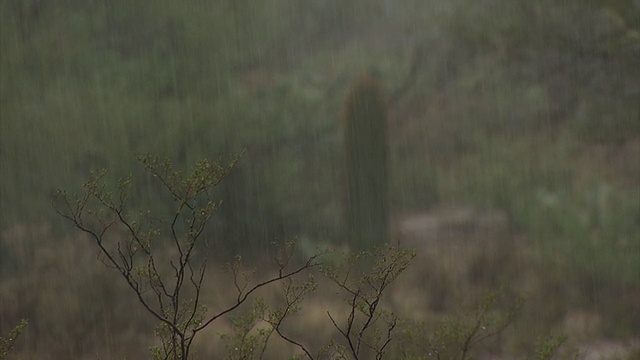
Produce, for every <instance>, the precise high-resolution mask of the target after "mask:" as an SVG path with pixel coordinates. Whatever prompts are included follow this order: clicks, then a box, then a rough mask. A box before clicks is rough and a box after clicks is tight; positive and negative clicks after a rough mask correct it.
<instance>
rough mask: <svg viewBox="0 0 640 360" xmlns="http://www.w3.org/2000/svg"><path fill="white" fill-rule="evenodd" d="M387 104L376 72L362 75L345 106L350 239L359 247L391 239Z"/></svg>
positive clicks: (376, 244) (347, 217) (347, 225)
mask: <svg viewBox="0 0 640 360" xmlns="http://www.w3.org/2000/svg"><path fill="white" fill-rule="evenodd" d="M387 112H388V109H387V103H386V99H385V96H384V94H383V91H382V88H381V87H380V84H379V83H378V81H377V80H376V79H375V78H374V77H373V75H370V74H367V75H364V76H363V77H362V78H360V79H359V80H358V81H357V82H356V83H355V84H354V86H353V88H352V89H351V90H350V92H349V94H348V95H347V99H346V100H345V104H344V109H343V115H342V116H343V124H344V132H345V134H344V138H345V140H344V141H345V145H346V146H345V151H346V154H345V157H346V161H345V167H346V182H347V191H346V209H345V211H346V227H347V238H348V239H349V241H351V242H352V244H353V247H354V248H355V249H358V250H365V249H370V248H371V247H372V246H382V244H385V243H386V242H387V240H388V232H389V230H388V223H389V205H388V192H389V190H388V187H389V185H388V177H389V174H388V171H389V169H388V166H389V165H388V151H389V150H388V147H389V146H388V134H387V127H388V121H387V116H388V115H387Z"/></svg>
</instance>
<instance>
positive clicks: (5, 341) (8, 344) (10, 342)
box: [0, 320, 28, 359]
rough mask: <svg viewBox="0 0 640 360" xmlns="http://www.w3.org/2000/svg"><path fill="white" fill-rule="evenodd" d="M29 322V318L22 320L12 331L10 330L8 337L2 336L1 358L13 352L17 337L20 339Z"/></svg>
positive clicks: (0, 340) (0, 343)
mask: <svg viewBox="0 0 640 360" xmlns="http://www.w3.org/2000/svg"><path fill="white" fill-rule="evenodd" d="M27 324H28V322H27V320H21V321H20V323H18V325H16V326H15V327H14V328H13V329H12V330H11V331H9V334H8V335H7V337H2V336H0V359H4V358H6V357H7V356H8V355H9V352H11V349H12V348H13V346H14V344H15V342H16V339H18V336H20V334H21V333H22V331H24V328H25V327H26V326H27Z"/></svg>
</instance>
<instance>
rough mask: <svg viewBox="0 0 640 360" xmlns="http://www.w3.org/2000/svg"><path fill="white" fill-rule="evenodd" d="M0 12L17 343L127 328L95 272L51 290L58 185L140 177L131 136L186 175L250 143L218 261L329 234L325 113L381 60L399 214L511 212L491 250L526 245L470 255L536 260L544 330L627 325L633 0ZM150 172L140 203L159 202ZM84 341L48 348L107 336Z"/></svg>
mask: <svg viewBox="0 0 640 360" xmlns="http://www.w3.org/2000/svg"><path fill="white" fill-rule="evenodd" d="M0 23H1V24H2V25H1V27H2V28H1V31H0V121H1V122H0V228H1V230H2V235H1V238H0V281H1V283H0V290H1V292H0V294H1V295H0V333H4V332H5V331H6V330H7V329H9V328H10V327H11V326H13V325H15V324H16V323H17V322H18V320H19V319H20V318H24V317H26V318H29V319H30V325H29V327H30V328H31V329H28V332H30V333H31V335H29V333H28V334H27V336H25V340H24V341H27V342H30V343H31V344H35V343H37V342H38V340H41V341H42V339H43V338H44V337H46V336H50V335H46V334H47V333H48V332H51V333H55V334H60V333H61V332H62V333H65V334H67V336H69V337H70V340H69V341H71V342H74V341H76V340H74V339H77V337H81V336H82V335H83V334H85V336H86V334H89V333H96V334H110V333H113V332H114V331H115V330H114V329H120V328H121V327H120V326H122V327H124V326H125V325H124V324H123V323H122V322H123V321H124V320H126V319H122V318H121V317H120V318H118V314H119V311H118V310H117V309H118V307H126V305H123V304H122V303H119V302H117V301H116V300H115V299H111V300H108V299H107V298H109V296H110V295H109V291H107V289H108V287H106V286H107V285H100V286H103V287H102V288H100V287H99V286H98V285H95V284H102V283H101V282H100V281H98V280H96V279H101V278H102V277H103V276H104V275H103V272H102V271H101V270H95V271H93V272H85V273H84V274H83V275H84V276H85V277H84V278H83V280H82V281H83V282H81V283H84V284H86V285H87V288H86V289H85V288H83V287H81V285H79V283H72V284H66V285H62V284H63V283H64V282H65V279H64V275H65V274H66V275H70V274H71V275H73V276H79V275H78V274H76V273H74V270H73V269H81V268H82V269H83V268H84V267H82V266H84V265H82V264H85V263H88V262H95V259H94V254H93V253H92V252H91V249H90V248H86V249H85V250H86V251H85V252H84V253H77V252H78V251H79V250H78V249H79V247H78V246H77V244H75V243H70V241H69V239H68V237H69V234H70V233H71V232H70V229H69V228H68V227H65V226H64V224H63V223H62V222H61V221H60V219H59V218H57V216H56V214H55V213H54V212H53V211H52V209H51V205H50V202H49V195H50V194H51V192H52V191H54V190H55V189H58V188H64V189H68V190H70V191H73V190H74V189H80V188H81V185H82V183H83V181H84V179H85V177H86V175H87V174H88V172H89V170H90V169H92V168H103V167H104V168H107V169H109V171H110V174H111V176H112V177H113V178H114V179H115V178H118V177H122V176H126V175H128V174H130V173H131V172H133V173H134V176H135V177H141V178H142V179H143V180H144V179H145V178H144V176H145V175H144V173H143V171H142V170H141V167H140V166H138V164H136V160H135V159H134V156H133V155H134V154H141V153H153V154H159V155H161V156H167V157H168V158H170V159H171V160H172V161H173V162H174V164H175V165H176V166H178V167H181V168H185V169H186V168H188V167H190V166H192V165H193V164H194V163H195V162H196V161H197V160H199V159H201V158H203V157H208V158H217V157H219V156H222V159H226V158H228V157H230V156H233V155H235V154H238V153H241V152H244V155H243V156H242V159H241V160H240V162H239V163H238V165H237V167H236V169H235V170H234V173H233V174H232V175H231V176H230V178H229V179H227V181H226V182H225V183H224V184H222V185H221V187H220V194H219V196H220V199H221V200H223V205H222V207H221V209H220V214H219V216H218V217H217V219H216V221H215V223H214V224H213V226H212V227H211V229H210V232H211V233H210V236H211V237H212V238H215V239H216V240H215V241H216V247H217V249H219V254H220V256H221V257H225V256H227V255H229V254H235V253H238V252H242V253H243V254H248V255H250V254H256V253H259V252H260V251H262V250H263V249H265V248H266V246H268V244H269V243H271V242H272V241H274V240H278V241H280V240H291V239H294V238H300V239H305V241H311V242H314V243H315V242H330V243H336V244H342V243H343V242H344V241H343V240H342V239H341V235H342V232H343V226H344V224H343V220H342V217H343V209H342V206H343V198H342V197H343V195H344V175H343V173H344V172H343V170H342V166H344V163H343V158H342V157H343V154H342V150H343V147H342V145H341V144H342V141H343V135H342V130H343V128H341V126H340V124H339V121H338V119H339V117H340V109H341V107H342V104H343V101H344V97H345V94H346V91H347V89H348V88H349V87H350V86H351V84H352V82H353V80H354V79H356V78H357V77H359V76H360V75H362V74H363V73H364V72H366V71H372V70H373V71H374V72H375V73H376V74H377V75H378V77H379V79H380V81H381V83H382V84H383V85H384V86H385V88H386V89H387V91H388V93H389V94H390V95H391V104H390V105H391V115H390V116H391V118H390V123H389V134H390V135H389V137H390V138H389V140H390V150H389V151H390V155H389V156H390V172H389V173H390V179H389V182H390V208H391V213H392V220H393V219H398V218H402V216H405V215H406V214H413V213H421V212H429V211H431V212H436V213H437V211H438V210H437V209H441V208H451V207H457V206H462V207H465V208H473V209H475V211H476V212H477V213H480V214H482V213H496V212H499V213H501V214H505V217H506V221H507V223H508V234H502V235H500V236H501V237H503V238H505V239H501V240H500V241H501V242H500V244H503V245H504V244H506V243H509V244H511V245H508V246H507V245H504V246H502V245H501V246H502V247H503V248H508V249H512V248H513V246H517V247H519V248H522V249H523V248H527V249H530V250H531V251H530V253H529V255H527V256H528V258H527V259H528V260H527V261H526V264H524V263H519V262H518V261H516V260H514V259H513V258H510V255H509V253H507V254H503V253H502V252H501V251H499V250H495V251H493V252H492V253H490V254H489V255H487V256H488V258H486V259H485V261H486V262H485V263H482V262H481V263H480V268H481V269H485V270H486V271H493V272H494V273H493V275H491V276H489V277H493V278H495V279H493V280H491V281H494V282H502V283H505V282H506V283H507V284H511V283H510V282H509V281H515V282H517V281H519V280H518V279H519V278H516V277H515V276H516V275H513V274H514V273H518V274H521V273H527V272H536V274H537V276H538V277H537V279H539V282H540V283H539V285H537V287H535V290H534V292H535V293H536V294H537V296H538V298H537V299H538V300H537V301H538V302H534V303H535V304H536V307H535V308H533V309H531V313H530V316H531V318H532V319H536V318H537V319H541V320H542V322H543V325H541V327H544V326H546V327H549V328H554V327H555V326H557V323H558V322H560V321H561V320H559V319H563V315H564V314H566V313H568V312H569V311H572V310H576V309H579V310H580V311H583V312H585V313H588V314H597V317H598V319H599V320H598V322H597V323H598V326H597V330H595V332H594V333H593V334H591V335H593V336H596V337H600V338H621V339H626V338H629V337H632V338H634V337H635V338H636V339H637V338H638V337H640V306H639V305H638V304H637V303H636V301H634V299H635V300H637V299H638V298H639V297H640V81H639V80H638V79H640V67H639V66H638V59H640V3H638V1H636V0H589V1H582V0H581V1H578V0H566V1H552V0H541V1H536V2H530V1H513V0H478V1H468V0H454V1H445V0H428V1H424V0H420V1H418V0H404V1H396V0H394V1H392V0H368V1H367V0H350V1H345V0H340V1H338V0H329V1H319V0H311V1H305V2H300V1H295V0H274V1H268V2H259V1H250V0H235V1H226V0H219V1H200V0H184V1H171V0H156V1H153V2H147V1H130V0H127V1H124V0H113V1H99V0H82V1H81V0H56V1H42V0H0ZM408 76H409V77H410V79H409V80H410V81H408V82H407V77H408ZM405 85H407V86H405ZM400 90H402V91H400ZM394 94H397V95H398V96H393V95H394ZM147 180H148V183H144V182H143V183H142V184H140V185H139V186H138V187H137V188H136V189H137V190H138V193H137V194H134V195H135V198H136V199H137V200H136V201H137V203H136V206H139V207H140V208H153V209H158V210H161V209H163V208H166V207H167V206H169V205H170V203H169V202H167V201H166V200H163V199H160V198H158V197H157V196H156V191H157V189H158V188H157V185H155V184H153V182H152V181H151V179H147ZM391 227H392V228H393V227H394V226H393V221H392V226H391ZM308 239H310V240H308ZM514 239H520V240H519V241H521V242H518V243H517V245H513V243H515V240H514ZM514 251H515V250H514ZM65 253H67V255H64V256H62V255H60V254H65ZM69 254H74V257H70V255H69ZM485 255H486V254H485ZM485 257H486V256H485ZM462 259H464V256H462V255H457V256H454V258H453V260H452V261H454V262H462V261H463V260H462ZM529 265H531V266H530V267H529ZM86 266H90V265H86ZM97 266H99V264H98V265H97ZM487 266H490V267H491V269H488V268H487ZM514 268H517V269H518V271H513V269H514ZM476 270H477V268H476ZM470 271H471V270H470ZM476 272H477V271H476ZM42 274H46V276H53V277H54V278H53V279H50V281H44V280H43V279H42V278H41V276H44V275H42ZM55 274H57V275H55ZM56 276H57V277H56ZM496 279H497V280H496ZM54 281H57V282H59V283H60V285H59V286H55V287H54V288H52V289H49V288H48V286H51V284H52V282H54ZM416 281H417V280H416ZM487 281H488V280H487ZM90 284H93V287H92V286H90ZM69 286H71V287H72V288H69ZM96 286H98V287H96ZM429 286H436V287H438V289H440V290H439V291H440V292H444V293H447V288H446V286H447V285H446V284H435V285H433V284H432V285H429ZM429 286H427V288H428V287H429ZM427 290H434V289H431V288H429V289H425V295H424V297H425V298H428V297H430V296H432V295H430V294H429V293H428V292H427ZM56 292H60V293H62V294H63V295H58V296H63V297H62V298H63V299H69V298H72V299H74V303H75V302H77V304H76V305H73V306H72V305H69V304H65V305H64V309H66V310H64V309H59V310H60V312H62V313H65V311H66V313H73V314H74V317H71V318H66V319H65V321H67V323H61V321H59V319H52V318H48V317H47V316H48V314H50V313H52V312H54V309H55V308H56V307H55V306H53V305H52V303H55V302H56V301H58V300H56V299H58V298H55V297H54V298H47V296H54V295H51V294H53V293H56ZM44 295H47V296H44ZM111 297H113V296H111ZM104 304H106V305H104ZM116 304H118V305H116ZM431 304H433V303H431ZM74 306H75V307H74ZM96 306H98V307H106V308H109V310H108V311H106V312H105V314H102V315H97V313H99V312H100V311H101V310H100V309H95V308H94V307H96ZM103 310H104V308H103ZM536 315H540V316H539V317H536ZM87 316H92V317H93V318H94V319H95V317H96V316H101V317H100V319H109V320H108V321H107V320H95V321H96V322H97V324H98V325H95V324H91V323H90V321H89V320H87ZM34 317H35V318H38V320H35V319H33V318H34ZM113 319H119V320H118V321H115V320H113ZM101 321H102V322H101ZM52 324H56V326H58V327H63V328H61V329H58V328H56V330H55V331H54V329H53V328H52V326H53V325H52ZM78 324H84V325H83V326H85V327H84V328H83V327H80V326H79V325H78ZM105 324H108V325H105ZM135 324H136V325H127V326H133V328H134V329H137V328H138V327H144V326H148V324H146V325H145V323H144V321H143V320H140V321H137V322H135ZM65 326H68V327H69V328H68V329H67V328H64V327H65ZM97 328H99V329H97ZM71 329H74V330H73V331H71ZM58 330H60V331H58ZM132 331H133V330H132ZM74 334H75V335H74ZM74 337H75V338H74ZM114 341H115V340H114ZM116 342H117V341H116ZM41 343H42V344H49V345H51V344H55V342H53V341H52V342H51V343H47V342H44V341H42V342H41ZM76 343H77V346H76V347H73V348H72V350H70V351H72V353H65V351H67V350H64V349H66V347H64V349H63V348H60V349H58V350H55V349H54V350H51V351H50V352H49V353H46V354H47V356H53V357H54V358H55V357H58V358H65V357H68V356H70V357H73V358H77V357H78V356H79V355H78V354H83V353H92V352H91V351H93V350H95V349H89V348H90V347H91V346H95V348H98V346H97V345H96V344H101V346H109V345H108V344H105V343H104V342H100V340H99V337H96V340H94V341H93V342H91V341H90V342H84V343H83V344H84V345H80V343H79V342H77V341H76ZM43 346H45V345H43ZM42 350H43V351H44V349H42ZM34 351H36V352H35V353H31V355H32V356H33V354H36V353H37V351H38V350H34ZM56 351H58V352H56ZM96 351H97V350H96ZM36 357H37V358H45V357H40V356H39V355H38V356H36Z"/></svg>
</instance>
